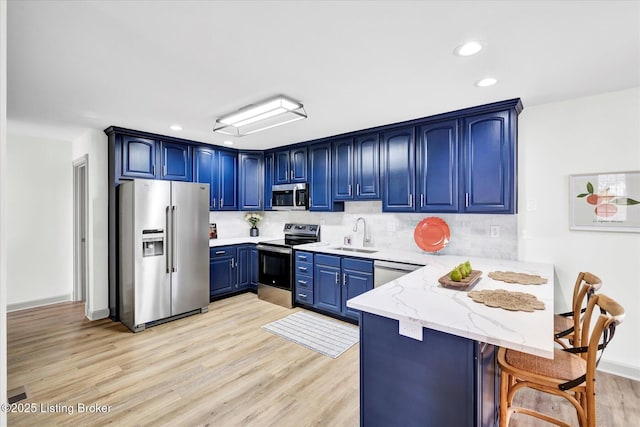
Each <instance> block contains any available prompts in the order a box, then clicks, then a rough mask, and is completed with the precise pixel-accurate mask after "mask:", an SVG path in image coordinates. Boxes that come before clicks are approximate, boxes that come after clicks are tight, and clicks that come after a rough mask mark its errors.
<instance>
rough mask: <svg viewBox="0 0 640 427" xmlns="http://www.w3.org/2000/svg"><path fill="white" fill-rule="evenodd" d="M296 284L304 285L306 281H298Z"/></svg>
mask: <svg viewBox="0 0 640 427" xmlns="http://www.w3.org/2000/svg"><path fill="white" fill-rule="evenodd" d="M298 283H300V284H301V285H306V284H307V281H306V280H298Z"/></svg>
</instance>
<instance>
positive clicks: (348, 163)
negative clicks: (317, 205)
mask: <svg viewBox="0 0 640 427" xmlns="http://www.w3.org/2000/svg"><path fill="white" fill-rule="evenodd" d="M332 166H333V199H334V200H353V194H354V188H353V187H354V182H353V168H354V156H353V140H352V139H351V138H348V139H341V140H339V141H334V142H333V157H332ZM311 176H312V177H313V171H311Z"/></svg>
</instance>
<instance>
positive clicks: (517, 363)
mask: <svg viewBox="0 0 640 427" xmlns="http://www.w3.org/2000/svg"><path fill="white" fill-rule="evenodd" d="M588 286H589V285H584V286H583V287H582V288H581V292H585V293H586V287H588ZM596 306H597V307H599V308H600V313H599V314H598V313H597V312H595V310H594V309H595V307H596ZM623 320H624V309H623V308H622V306H620V304H618V303H617V302H616V301H614V300H613V299H611V298H609V297H607V296H606V295H603V294H598V295H593V296H592V297H591V298H590V299H589V303H588V304H587V308H586V310H585V313H584V317H583V319H582V329H581V332H580V333H579V334H576V335H575V336H574V339H573V341H574V344H575V346H574V347H571V348H568V349H559V348H556V349H555V350H554V358H553V359H546V358H544V357H538V356H534V355H531V354H527V353H522V352H519V351H515V350H508V349H505V348H500V350H498V365H499V366H500V368H501V372H500V427H506V426H507V425H508V424H509V418H510V417H511V415H512V414H513V413H522V414H527V415H530V416H533V417H536V418H539V419H541V420H544V421H547V422H550V423H552V424H555V425H559V426H564V427H571V425H570V424H567V423H566V422H564V421H562V420H559V419H557V418H554V417H552V416H551V415H549V414H543V413H541V412H538V411H535V410H533V409H529V408H523V407H515V406H513V398H514V395H515V394H516V392H517V391H518V390H520V389H522V388H532V389H535V390H538V391H541V392H545V393H550V394H553V395H556V396H561V397H564V398H565V399H567V400H568V401H569V402H570V403H571V404H572V405H573V406H574V408H575V409H576V413H577V416H578V421H579V423H580V426H581V427H595V425H596V405H595V394H596V393H595V387H596V378H595V373H596V366H597V365H598V362H599V360H600V357H601V356H602V350H604V348H605V347H606V346H607V344H609V342H610V341H611V339H612V338H613V335H614V332H615V328H616V326H617V325H619V324H620V323H621V322H622V321H623ZM579 323H580V321H579V319H576V321H575V322H574V324H579ZM592 324H595V326H593V330H592V332H591V334H589V331H590V328H591V327H592ZM578 327H580V326H578Z"/></svg>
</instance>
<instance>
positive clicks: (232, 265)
mask: <svg viewBox="0 0 640 427" xmlns="http://www.w3.org/2000/svg"><path fill="white" fill-rule="evenodd" d="M231 268H236V259H235V258H231Z"/></svg>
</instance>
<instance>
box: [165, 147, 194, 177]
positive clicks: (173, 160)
mask: <svg viewBox="0 0 640 427" xmlns="http://www.w3.org/2000/svg"><path fill="white" fill-rule="evenodd" d="M160 146H161V152H162V173H161V176H160V177H161V178H162V179H166V180H170V181H188V182H191V181H192V179H191V147H190V146H189V145H187V144H177V143H174V142H165V141H162V142H161V144H160Z"/></svg>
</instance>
